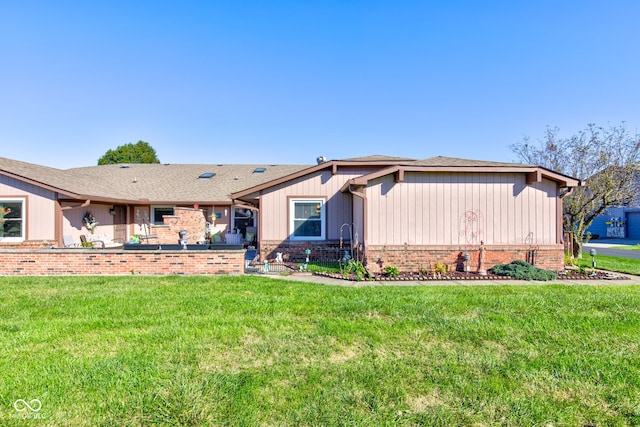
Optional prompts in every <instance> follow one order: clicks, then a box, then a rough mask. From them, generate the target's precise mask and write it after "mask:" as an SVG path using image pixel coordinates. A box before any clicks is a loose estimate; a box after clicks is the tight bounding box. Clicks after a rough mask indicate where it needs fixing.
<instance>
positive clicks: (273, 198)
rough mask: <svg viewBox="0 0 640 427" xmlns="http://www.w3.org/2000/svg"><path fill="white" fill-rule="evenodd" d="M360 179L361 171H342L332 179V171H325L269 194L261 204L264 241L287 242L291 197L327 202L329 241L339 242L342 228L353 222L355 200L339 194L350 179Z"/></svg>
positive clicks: (265, 194) (349, 196) (278, 188)
mask: <svg viewBox="0 0 640 427" xmlns="http://www.w3.org/2000/svg"><path fill="white" fill-rule="evenodd" d="M360 175H362V171H361V170H360V171H356V170H348V169H340V170H339V171H338V173H337V174H336V175H332V174H331V171H329V170H324V171H320V172H318V173H317V174H314V175H311V176H307V177H303V178H300V179H298V180H294V181H292V182H289V183H287V184H286V185H281V186H278V187H275V188H274V189H272V190H269V191H266V192H265V193H264V194H263V195H262V197H261V201H260V210H261V215H260V218H261V224H260V228H261V230H262V231H261V239H263V240H286V239H288V238H289V232H290V230H289V222H288V220H289V202H288V197H324V198H326V205H325V211H326V216H327V217H326V219H327V222H326V238H327V239H329V240H333V239H339V238H340V226H341V225H342V224H344V223H348V224H351V223H352V222H354V220H353V216H352V196H351V195H350V194H344V193H342V192H340V188H341V187H342V186H343V185H344V183H345V182H347V181H348V180H349V179H351V178H354V177H357V176H360ZM356 226H357V225H356Z"/></svg>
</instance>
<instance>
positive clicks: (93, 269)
mask: <svg viewBox="0 0 640 427" xmlns="http://www.w3.org/2000/svg"><path fill="white" fill-rule="evenodd" d="M0 258H1V259H2V263H1V264H0V276H75V275H83V276H90V275H127V274H141V275H174V274H183V275H208V274H244V250H205V251H148V252H147V251H124V250H98V249H48V250H24V249H20V250H16V251H13V250H0Z"/></svg>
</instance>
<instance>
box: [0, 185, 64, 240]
mask: <svg viewBox="0 0 640 427" xmlns="http://www.w3.org/2000/svg"><path fill="white" fill-rule="evenodd" d="M0 197H24V198H25V199H26V206H25V208H26V211H27V212H26V214H27V217H26V218H25V220H26V224H25V225H26V236H25V240H51V241H53V240H54V239H55V226H54V224H55V207H56V202H55V193H54V192H53V191H50V190H45V189H43V188H40V187H36V186H35V185H31V184H27V183H25V182H22V181H19V180H17V179H14V178H10V177H8V176H4V175H0Z"/></svg>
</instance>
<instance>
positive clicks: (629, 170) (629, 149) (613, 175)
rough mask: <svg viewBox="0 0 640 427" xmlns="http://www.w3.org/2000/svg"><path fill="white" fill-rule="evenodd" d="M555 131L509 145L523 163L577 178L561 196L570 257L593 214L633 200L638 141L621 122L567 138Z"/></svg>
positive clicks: (578, 252)
mask: <svg viewBox="0 0 640 427" xmlns="http://www.w3.org/2000/svg"><path fill="white" fill-rule="evenodd" d="M558 133H559V131H558V128H547V130H546V133H545V136H544V138H542V139H540V140H538V141H536V142H535V143H532V142H531V140H530V139H529V138H528V137H526V138H524V140H523V141H521V142H520V143H516V144H513V145H511V146H510V148H511V150H512V151H513V152H514V153H515V154H516V155H517V156H518V158H519V159H520V161H522V162H524V163H529V164H534V165H538V166H543V167H546V168H548V169H552V170H554V171H557V172H560V173H563V174H565V175H569V176H572V177H574V178H578V179H580V180H582V181H583V186H582V187H578V188H575V189H573V191H571V192H570V193H569V194H568V195H567V196H566V197H565V198H564V228H565V230H567V231H569V232H571V233H572V234H573V255H574V256H575V257H581V256H582V244H583V238H584V233H585V231H586V230H587V228H588V227H589V226H590V225H591V223H592V222H593V220H594V218H596V217H597V216H598V215H601V214H602V213H604V211H605V210H606V209H607V208H609V207H612V206H626V205H629V204H630V203H632V202H635V201H636V200H637V197H638V183H637V178H638V160H639V156H640V139H638V136H637V135H635V136H634V135H629V133H628V132H627V130H626V127H625V126H624V123H622V125H620V126H610V127H609V128H606V129H605V128H602V127H599V126H596V125H594V124H589V125H588V126H587V128H586V129H584V130H582V131H580V132H579V133H578V134H577V135H573V136H571V137H568V138H560V137H559V135H558Z"/></svg>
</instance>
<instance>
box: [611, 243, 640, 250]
mask: <svg viewBox="0 0 640 427" xmlns="http://www.w3.org/2000/svg"><path fill="white" fill-rule="evenodd" d="M610 249H621V250H623V251H640V244H638V245H621V246H612V247H611V248H610Z"/></svg>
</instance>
